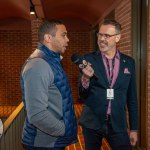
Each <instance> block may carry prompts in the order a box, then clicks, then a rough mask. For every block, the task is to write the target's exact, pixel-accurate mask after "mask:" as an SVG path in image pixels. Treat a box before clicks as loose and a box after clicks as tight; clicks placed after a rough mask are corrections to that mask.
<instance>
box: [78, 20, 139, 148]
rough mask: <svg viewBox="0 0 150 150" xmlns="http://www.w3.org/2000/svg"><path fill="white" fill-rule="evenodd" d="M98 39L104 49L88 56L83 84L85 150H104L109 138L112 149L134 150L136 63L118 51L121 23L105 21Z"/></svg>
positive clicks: (80, 88) (136, 118) (82, 77)
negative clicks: (104, 143)
mask: <svg viewBox="0 0 150 150" xmlns="http://www.w3.org/2000/svg"><path fill="white" fill-rule="evenodd" d="M97 36H98V45H99V49H100V50H99V51H95V52H92V53H90V54H86V55H85V56H84V59H85V60H84V61H83V64H84V65H85V68H84V69H82V73H81V77H80V81H79V93H80V97H81V99H83V101H84V105H83V111H82V114H81V117H80V120H79V123H80V125H81V126H82V131H83V135H84V140H85V149H86V150H100V147H101V145H102V138H103V137H105V138H106V139H107V141H108V143H109V144H110V146H111V148H112V150H132V146H134V145H136V143H137V130H138V102H137V92H136V77H135V62H134V60H133V59H132V58H131V57H129V56H127V55H124V54H122V53H121V52H120V51H119V50H118V49H117V48H116V44H117V43H118V42H119V40H120V38H121V25H120V24H119V23H118V22H117V21H115V20H105V21H104V22H103V23H102V24H101V25H100V27H99V32H98V33H97ZM94 74H95V75H96V76H97V78H98V79H96V78H95V77H94ZM126 109H128V114H129V127H128V121H127V118H126Z"/></svg>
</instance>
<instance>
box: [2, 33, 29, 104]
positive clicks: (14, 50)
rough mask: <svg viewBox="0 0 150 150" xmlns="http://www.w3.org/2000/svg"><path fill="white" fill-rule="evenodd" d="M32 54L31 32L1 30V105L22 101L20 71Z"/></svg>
mask: <svg viewBox="0 0 150 150" xmlns="http://www.w3.org/2000/svg"><path fill="white" fill-rule="evenodd" d="M30 52H31V32H30V31H21V30H0V105H17V104H18V103H19V102H20V101H21V90H20V83H19V80H20V79H19V78H20V71H21V67H22V65H23V63H24V61H25V59H26V58H27V56H28V55H29V53H30Z"/></svg>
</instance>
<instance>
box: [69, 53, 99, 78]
mask: <svg viewBox="0 0 150 150" xmlns="http://www.w3.org/2000/svg"><path fill="white" fill-rule="evenodd" d="M71 60H72V62H73V63H75V64H76V65H78V67H79V69H81V70H82V73H83V75H84V77H85V78H86V79H87V80H89V79H90V78H92V77H93V78H94V79H96V80H98V78H97V76H96V75H95V74H94V70H93V68H92V67H91V64H90V62H87V61H86V60H85V59H84V58H83V57H81V56H80V55H79V54H77V53H75V54H73V55H72V56H71Z"/></svg>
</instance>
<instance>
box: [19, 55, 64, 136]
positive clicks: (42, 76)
mask: <svg viewBox="0 0 150 150" xmlns="http://www.w3.org/2000/svg"><path fill="white" fill-rule="evenodd" d="M22 76H23V80H24V92H25V93H24V94H25V103H26V111H27V118H28V120H29V122H30V124H33V125H34V126H35V127H36V128H38V129H39V130H41V131H43V132H45V133H47V134H50V135H53V136H61V135H63V134H64V133H65V125H64V122H63V120H59V119H57V118H56V117H55V116H54V115H53V114H52V113H51V112H50V111H49V110H48V90H49V89H48V87H49V85H50V84H52V83H51V82H52V81H53V79H54V75H53V72H52V70H51V68H50V66H49V65H48V64H47V62H45V61H44V60H42V59H40V58H35V59H32V60H30V62H29V63H27V65H26V66H25V68H24V71H23V75H22Z"/></svg>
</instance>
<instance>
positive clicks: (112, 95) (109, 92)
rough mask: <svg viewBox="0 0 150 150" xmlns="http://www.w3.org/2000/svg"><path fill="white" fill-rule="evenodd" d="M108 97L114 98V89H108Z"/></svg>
mask: <svg viewBox="0 0 150 150" xmlns="http://www.w3.org/2000/svg"><path fill="white" fill-rule="evenodd" d="M107 99H114V89H107Z"/></svg>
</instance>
